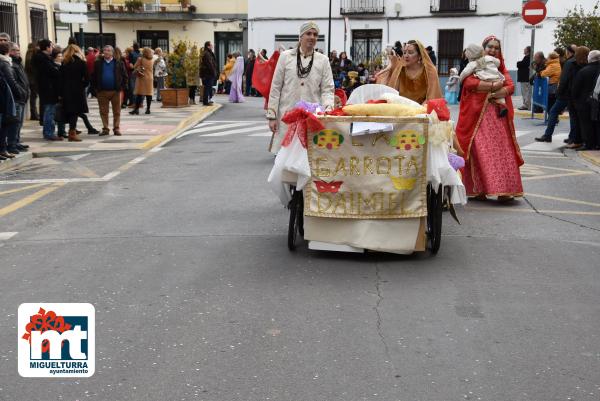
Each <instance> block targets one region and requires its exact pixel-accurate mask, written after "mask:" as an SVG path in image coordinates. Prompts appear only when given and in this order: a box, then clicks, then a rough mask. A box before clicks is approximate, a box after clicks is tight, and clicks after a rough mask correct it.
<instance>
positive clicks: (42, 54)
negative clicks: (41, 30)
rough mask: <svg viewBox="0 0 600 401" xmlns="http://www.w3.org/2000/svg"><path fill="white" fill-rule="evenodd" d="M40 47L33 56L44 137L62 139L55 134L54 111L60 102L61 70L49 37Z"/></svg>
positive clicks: (42, 41) (41, 41)
mask: <svg viewBox="0 0 600 401" xmlns="http://www.w3.org/2000/svg"><path fill="white" fill-rule="evenodd" d="M38 47H39V48H40V49H39V50H38V52H37V53H35V54H34V55H33V57H32V60H31V62H32V64H33V71H34V72H35V81H36V83H37V89H38V95H39V97H40V124H41V125H43V127H44V130H43V134H44V138H45V139H47V140H49V141H62V138H61V137H59V136H56V135H55V134H54V129H55V124H54V113H55V111H56V104H57V103H58V88H57V87H56V83H57V81H58V79H59V75H60V73H59V71H58V68H57V66H56V65H55V63H54V61H53V59H52V52H53V46H52V42H50V41H49V40H48V39H42V40H40V41H39V42H38Z"/></svg>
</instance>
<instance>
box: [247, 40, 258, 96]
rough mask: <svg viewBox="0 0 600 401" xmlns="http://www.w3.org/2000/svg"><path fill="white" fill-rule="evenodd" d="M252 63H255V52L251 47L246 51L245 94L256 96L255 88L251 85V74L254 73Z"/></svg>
mask: <svg viewBox="0 0 600 401" xmlns="http://www.w3.org/2000/svg"><path fill="white" fill-rule="evenodd" d="M254 63H256V53H255V52H254V50H253V49H250V50H249V51H248V58H247V59H246V66H245V68H244V73H245V74H246V96H256V89H254V88H253V87H252V74H253V73H254Z"/></svg>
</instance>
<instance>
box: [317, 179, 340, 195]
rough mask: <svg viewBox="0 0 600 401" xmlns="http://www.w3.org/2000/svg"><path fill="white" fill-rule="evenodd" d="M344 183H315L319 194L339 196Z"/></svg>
mask: <svg viewBox="0 0 600 401" xmlns="http://www.w3.org/2000/svg"><path fill="white" fill-rule="evenodd" d="M343 183H344V181H332V182H325V181H315V185H316V187H317V191H318V192H319V193H326V192H329V193H332V194H337V193H338V191H339V190H340V187H341V186H342V184H343Z"/></svg>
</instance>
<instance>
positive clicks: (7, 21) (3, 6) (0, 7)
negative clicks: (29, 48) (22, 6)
mask: <svg viewBox="0 0 600 401" xmlns="http://www.w3.org/2000/svg"><path fill="white" fill-rule="evenodd" d="M0 32H6V33H8V34H9V35H10V39H11V40H12V41H13V42H18V41H19V28H18V25H17V5H16V4H13V3H8V2H5V1H0Z"/></svg>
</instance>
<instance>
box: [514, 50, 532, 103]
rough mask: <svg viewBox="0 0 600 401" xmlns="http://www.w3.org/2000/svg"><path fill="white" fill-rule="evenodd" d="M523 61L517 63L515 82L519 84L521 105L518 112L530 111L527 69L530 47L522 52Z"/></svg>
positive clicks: (529, 59)
mask: <svg viewBox="0 0 600 401" xmlns="http://www.w3.org/2000/svg"><path fill="white" fill-rule="evenodd" d="M523 54H524V56H523V59H522V60H521V61H518V62H517V82H519V83H520V84H521V95H522V96H523V104H522V105H521V107H519V110H530V109H531V84H530V83H529V68H530V67H531V46H527V47H526V48H525V49H524V50H523Z"/></svg>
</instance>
